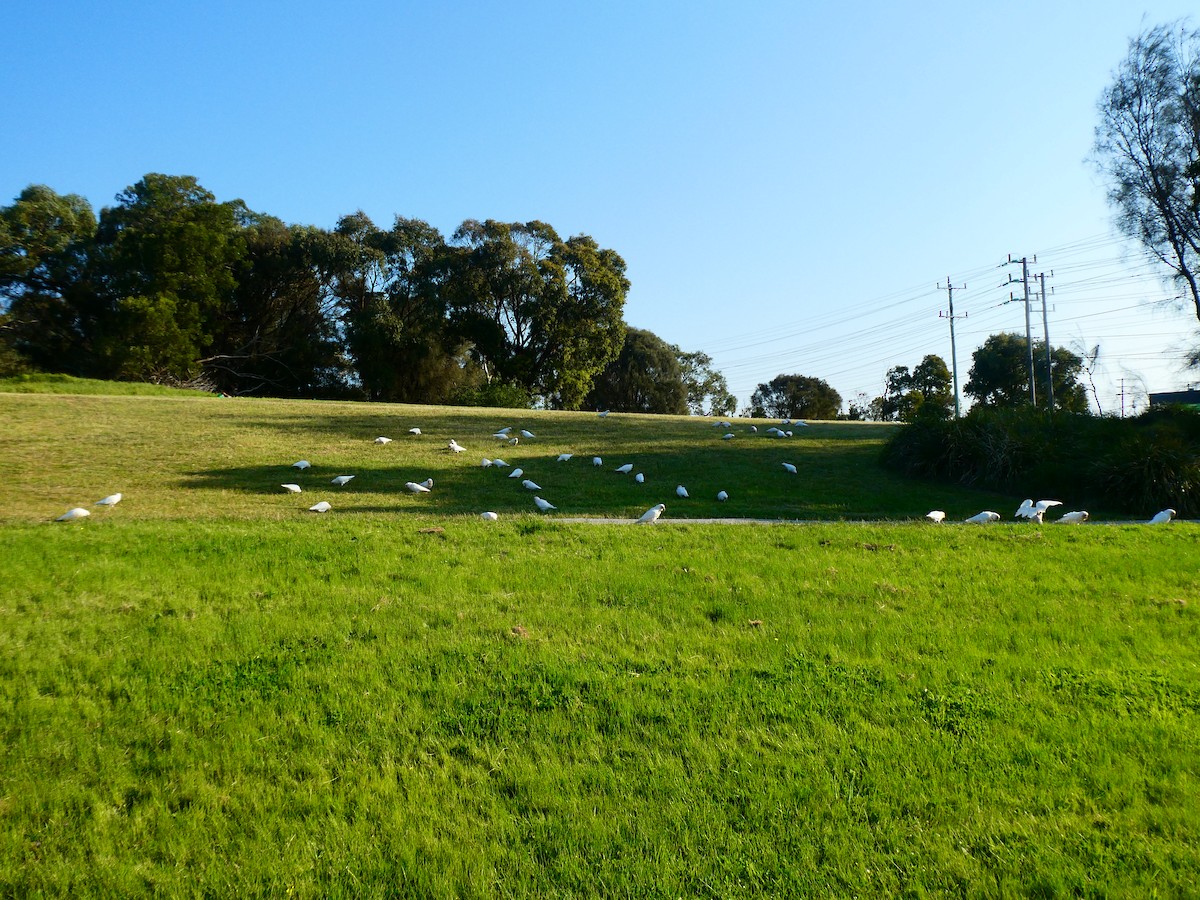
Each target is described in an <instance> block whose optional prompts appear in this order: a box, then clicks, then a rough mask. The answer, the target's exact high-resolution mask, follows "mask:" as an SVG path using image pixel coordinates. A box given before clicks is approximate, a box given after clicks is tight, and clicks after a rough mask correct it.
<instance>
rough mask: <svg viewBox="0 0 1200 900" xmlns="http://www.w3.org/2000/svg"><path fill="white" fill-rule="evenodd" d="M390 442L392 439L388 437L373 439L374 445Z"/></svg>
mask: <svg viewBox="0 0 1200 900" xmlns="http://www.w3.org/2000/svg"><path fill="white" fill-rule="evenodd" d="M391 442H392V439H391V438H390V437H377V438H375V443H377V444H390V443H391Z"/></svg>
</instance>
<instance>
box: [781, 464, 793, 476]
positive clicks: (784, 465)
mask: <svg viewBox="0 0 1200 900" xmlns="http://www.w3.org/2000/svg"><path fill="white" fill-rule="evenodd" d="M780 465H782V466H783V467H784V469H786V470H787V471H789V472H791V473H792V474H793V475H795V474H796V467H795V466H793V465H792V464H791V463H780Z"/></svg>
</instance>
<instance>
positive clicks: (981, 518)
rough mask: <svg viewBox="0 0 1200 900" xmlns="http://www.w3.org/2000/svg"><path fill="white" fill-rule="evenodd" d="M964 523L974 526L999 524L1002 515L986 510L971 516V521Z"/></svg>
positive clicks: (966, 520)
mask: <svg viewBox="0 0 1200 900" xmlns="http://www.w3.org/2000/svg"><path fill="white" fill-rule="evenodd" d="M963 521H964V522H969V523H970V524H972V525H986V524H987V523H988V522H999V521H1000V513H997V512H992V511H991V510H987V509H985V510H984V511H983V512H981V513H978V514H976V515H973V516H971V518H969V519H963Z"/></svg>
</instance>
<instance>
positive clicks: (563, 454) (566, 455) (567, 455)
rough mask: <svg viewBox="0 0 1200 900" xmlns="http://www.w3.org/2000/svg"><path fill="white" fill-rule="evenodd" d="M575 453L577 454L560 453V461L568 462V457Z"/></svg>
mask: <svg viewBox="0 0 1200 900" xmlns="http://www.w3.org/2000/svg"><path fill="white" fill-rule="evenodd" d="M574 455H575V454H574V453H560V454H558V461H559V462H566V461H567V460H568V459H570V458H571V457H572V456H574Z"/></svg>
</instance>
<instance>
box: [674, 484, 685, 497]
mask: <svg viewBox="0 0 1200 900" xmlns="http://www.w3.org/2000/svg"><path fill="white" fill-rule="evenodd" d="M687 495H688V492H687V488H685V487H684V486H683V485H682V484H681V485H679V486H678V487H677V488H675V496H676V497H686V496H687Z"/></svg>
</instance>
